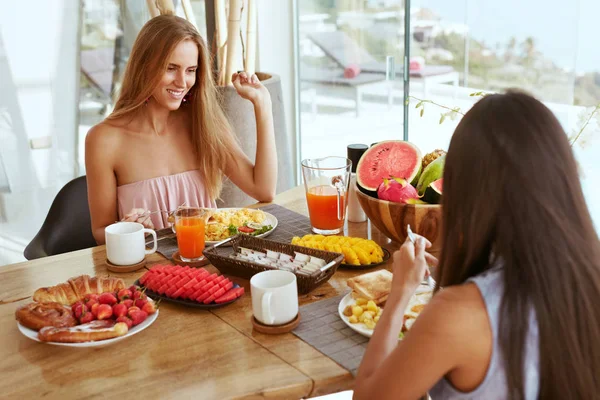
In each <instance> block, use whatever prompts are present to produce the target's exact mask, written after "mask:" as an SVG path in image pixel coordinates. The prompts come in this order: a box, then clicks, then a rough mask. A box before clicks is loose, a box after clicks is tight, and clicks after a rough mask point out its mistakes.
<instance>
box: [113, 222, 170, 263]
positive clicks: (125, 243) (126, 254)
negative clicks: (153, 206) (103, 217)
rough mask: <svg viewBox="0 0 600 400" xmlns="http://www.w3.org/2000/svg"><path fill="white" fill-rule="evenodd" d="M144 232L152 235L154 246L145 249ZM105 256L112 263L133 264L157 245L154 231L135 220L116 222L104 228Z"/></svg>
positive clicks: (152, 251) (153, 250)
mask: <svg viewBox="0 0 600 400" xmlns="http://www.w3.org/2000/svg"><path fill="white" fill-rule="evenodd" d="M145 233H150V234H152V236H153V237H154V247H152V249H151V250H146V239H145ZM104 239H105V241H106V258H108V261H110V262H111V263H112V264H114V265H133V264H137V263H139V262H141V261H142V260H143V259H144V257H146V254H152V253H154V252H155V251H156V248H157V247H158V243H157V238H156V232H154V231H153V230H152V229H146V228H144V225H142V224H139V223H137V222H117V223H115V224H112V225H109V226H107V227H106V229H104Z"/></svg>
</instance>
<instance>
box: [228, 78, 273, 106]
mask: <svg viewBox="0 0 600 400" xmlns="http://www.w3.org/2000/svg"><path fill="white" fill-rule="evenodd" d="M231 81H232V83H233V87H235V90H236V91H237V92H238V94H239V95H240V96H241V97H243V98H244V99H246V100H250V101H251V102H252V103H253V104H260V103H262V101H263V100H265V99H270V94H269V91H268V90H267V88H266V87H265V86H264V85H263V84H262V83H261V82H260V80H259V79H258V77H257V76H256V74H252V76H250V75H248V74H247V73H246V72H244V71H239V72H236V73H234V74H233V76H232V77H231Z"/></svg>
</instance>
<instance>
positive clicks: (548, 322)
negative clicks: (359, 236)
mask: <svg viewBox="0 0 600 400" xmlns="http://www.w3.org/2000/svg"><path fill="white" fill-rule="evenodd" d="M443 193H444V196H443V204H442V208H443V232H442V238H443V243H444V244H443V248H442V252H441V258H440V267H439V269H438V277H437V278H438V282H439V283H440V286H442V287H444V286H451V285H457V284H461V283H463V282H465V280H466V279H467V278H469V277H472V276H474V275H477V274H479V273H481V272H483V271H486V270H487V269H489V268H491V267H492V266H493V265H494V264H495V263H496V261H500V262H501V263H502V265H503V270H504V285H505V286H504V297H503V301H502V308H501V310H500V312H501V314H500V332H499V344H500V348H501V352H502V356H503V358H504V362H505V365H506V370H507V379H508V382H507V385H508V387H509V389H510V390H509V393H510V397H511V398H524V381H523V376H524V370H523V365H524V354H525V337H526V334H527V332H528V329H529V319H528V316H529V311H530V310H531V309H532V308H533V310H534V311H535V316H536V318H537V324H538V329H539V351H540V355H539V357H540V359H539V360H540V392H539V396H540V398H543V399H546V398H557V399H575V398H588V399H591V398H597V397H598V395H599V393H600V242H599V240H598V234H597V233H596V231H595V230H594V226H593V223H592V220H591V217H590V214H589V211H588V208H587V206H586V203H585V199H584V196H583V192H582V189H581V185H580V182H579V176H578V167H577V163H576V161H575V157H574V155H573V152H572V149H571V147H570V145H569V142H568V139H567V136H566V134H565V132H564V130H563V129H562V127H561V125H560V123H559V122H558V120H557V119H556V118H555V116H554V115H553V114H552V112H551V111H550V110H549V109H548V108H546V107H545V106H544V105H543V104H542V103H541V102H539V101H538V100H536V99H534V98H533V97H531V96H529V95H527V94H524V93H520V92H515V91H510V92H508V93H506V94H494V95H489V96H486V97H485V98H483V99H481V100H480V101H479V102H478V103H477V104H475V105H474V106H473V108H472V109H471V110H470V111H469V112H468V113H467V114H466V115H465V116H464V118H463V119H462V121H461V122H460V124H459V125H458V127H457V128H456V131H455V132H454V135H453V137H452V141H451V143H450V148H449V150H448V155H447V157H446V163H445V169H444V187H443Z"/></svg>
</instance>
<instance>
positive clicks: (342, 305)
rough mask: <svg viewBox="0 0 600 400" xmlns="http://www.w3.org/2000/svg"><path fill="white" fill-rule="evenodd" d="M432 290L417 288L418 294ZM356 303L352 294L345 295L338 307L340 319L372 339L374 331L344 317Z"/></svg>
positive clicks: (425, 286)
mask: <svg viewBox="0 0 600 400" xmlns="http://www.w3.org/2000/svg"><path fill="white" fill-rule="evenodd" d="M431 290H432V289H431V288H430V287H429V286H427V285H421V286H419V287H418V288H417V291H416V293H422V292H427V291H431ZM355 303H356V300H355V299H353V298H352V292H350V293H348V294H347V295H345V296H344V297H343V298H342V300H341V301H340V304H339V305H338V314H339V315H340V318H341V319H342V321H344V323H345V324H346V325H348V327H349V328H350V329H352V330H353V331H355V332H358V333H360V334H361V335H363V336H366V337H369V338H370V337H371V336H372V335H373V329H369V328H367V327H366V326H365V324H363V323H362V322H359V323H357V324H351V323H350V317H346V316H345V315H344V308H346V306H350V305H354V304H355Z"/></svg>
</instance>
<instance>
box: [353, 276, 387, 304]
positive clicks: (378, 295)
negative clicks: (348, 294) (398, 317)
mask: <svg viewBox="0 0 600 400" xmlns="http://www.w3.org/2000/svg"><path fill="white" fill-rule="evenodd" d="M392 277H393V274H392V273H391V272H390V271H388V270H385V269H380V270H379V271H374V272H369V273H366V274H363V275H359V276H355V277H354V278H350V279H348V281H347V282H346V283H347V284H348V286H350V287H351V288H352V297H354V298H363V299H367V300H373V301H374V302H375V304H381V303H383V302H385V301H386V300H387V298H388V295H389V294H390V290H391V288H392Z"/></svg>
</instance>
